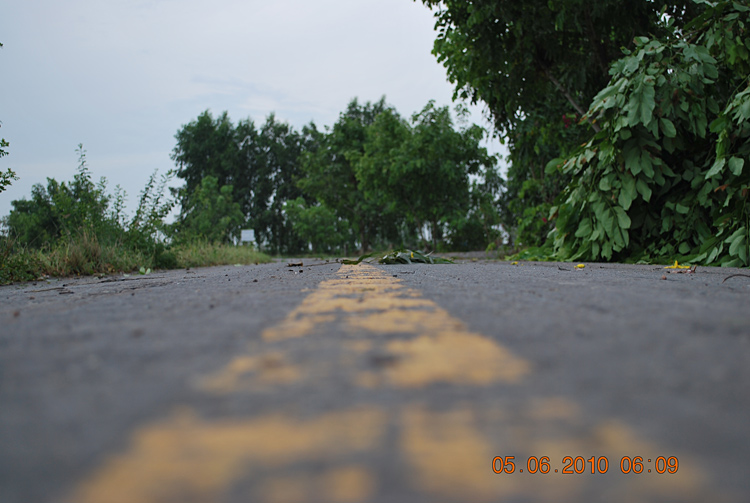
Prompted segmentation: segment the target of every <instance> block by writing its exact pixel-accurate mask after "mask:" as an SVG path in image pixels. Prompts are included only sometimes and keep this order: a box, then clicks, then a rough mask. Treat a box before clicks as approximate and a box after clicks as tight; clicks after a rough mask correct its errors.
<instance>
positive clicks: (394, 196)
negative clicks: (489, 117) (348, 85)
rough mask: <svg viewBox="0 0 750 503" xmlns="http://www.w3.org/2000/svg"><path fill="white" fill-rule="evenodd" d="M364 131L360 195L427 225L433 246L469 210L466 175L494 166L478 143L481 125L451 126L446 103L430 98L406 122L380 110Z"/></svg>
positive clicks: (415, 225)
mask: <svg viewBox="0 0 750 503" xmlns="http://www.w3.org/2000/svg"><path fill="white" fill-rule="evenodd" d="M367 133H368V134H367V141H366V143H365V149H364V150H365V153H364V155H363V156H362V157H361V158H359V159H358V162H357V168H356V174H357V179H358V180H359V181H360V183H361V185H362V187H363V189H364V193H365V195H366V196H368V197H369V198H371V199H376V200H377V199H378V198H379V199H381V200H382V202H384V203H385V202H387V203H388V205H389V206H387V209H388V212H389V213H394V212H395V213H401V214H403V215H405V216H406V217H407V220H406V222H405V223H406V224H407V225H410V226H411V227H413V228H416V229H418V230H422V229H423V228H424V227H425V226H427V227H428V229H429V231H430V236H431V238H432V248H433V249H437V244H438V241H442V239H443V236H444V234H445V233H446V232H447V231H448V228H449V227H450V224H451V223H456V222H457V221H460V220H461V219H463V218H465V217H466V215H467V214H468V212H469V206H470V203H471V197H470V180H469V176H470V175H474V176H482V177H485V176H487V175H488V173H489V176H492V174H493V172H494V165H495V159H494V157H492V156H490V155H488V154H487V151H486V149H485V148H483V147H481V146H480V141H481V140H482V138H483V136H484V130H483V129H482V128H480V127H479V126H476V125H474V126H471V127H469V128H465V129H463V130H460V131H457V130H456V129H455V128H454V125H453V120H452V118H451V114H450V110H449V109H448V107H435V105H434V103H432V102H430V103H428V104H427V105H426V106H425V107H424V108H423V109H422V111H421V112H419V113H416V114H414V115H413V116H412V120H411V124H409V123H408V122H406V121H404V120H403V119H401V118H400V117H399V116H398V114H396V113H395V111H393V110H384V111H383V112H382V113H381V114H379V115H378V117H377V118H376V120H375V121H374V122H373V124H372V125H371V126H370V128H369V129H368V131H367ZM476 190H478V189H476ZM423 240H424V237H423ZM485 244H486V243H485Z"/></svg>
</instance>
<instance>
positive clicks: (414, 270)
mask: <svg viewBox="0 0 750 503" xmlns="http://www.w3.org/2000/svg"><path fill="white" fill-rule="evenodd" d="M307 262H308V261H307V260H306V261H305V265H304V266H303V267H293V268H289V267H286V263H274V264H267V265H259V266H242V267H217V268H208V269H194V270H188V271H186V270H178V271H170V272H157V273H152V274H149V275H145V276H140V275H136V276H130V277H122V276H120V277H111V278H102V279H97V278H78V279H68V280H53V281H40V282H36V283H33V284H32V283H29V284H23V285H11V286H6V287H2V288H0V301H1V303H0V502H2V503H16V502H18V503H30V502H62V503H66V502H71V503H74V502H75V503H79V502H80V503H110V502H111V503H117V502H122V503H162V502H175V503H191V502H196V503H198V502H201V503H202V502H206V503H213V502H259V503H267V502H268V503H298V502H299V503H303V502H326V503H329V502H388V503H419V502H437V503H440V502H500V501H502V502H524V503H525V502H540V501H554V502H580V501H586V502H600V501H601V502H633V501H638V502H672V501H674V502H705V501H710V502H714V503H715V502H743V503H744V502H747V501H750V476H749V474H750V277H747V276H733V277H730V278H728V279H726V281H724V280H725V278H727V277H728V276H730V275H732V274H749V273H748V271H747V270H745V271H741V270H728V269H712V268H698V269H697V271H696V272H694V273H688V272H680V273H678V272H677V270H668V269H664V268H662V267H659V266H625V265H609V264H586V267H585V268H582V269H578V268H575V267H574V264H554V263H544V264H529V263H521V264H519V265H512V264H510V263H508V262H494V261H478V262H466V263H459V264H455V265H396V266H374V265H359V266H340V265H339V264H335V263H334V264H321V263H320V262H319V261H311V263H307ZM662 278H666V279H662ZM510 456H512V457H513V458H509V457H510ZM497 458H499V459H497ZM495 471H500V473H495ZM530 471H531V472H536V473H529V472H530ZM592 471H593V473H592ZM509 472H510V473H509ZM542 472H547V473H542ZM625 472H627V473H625ZM636 472H640V473H636ZM671 472H674V473H671Z"/></svg>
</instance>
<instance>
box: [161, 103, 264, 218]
mask: <svg viewBox="0 0 750 503" xmlns="http://www.w3.org/2000/svg"><path fill="white" fill-rule="evenodd" d="M242 134H243V136H247V137H248V138H249V139H250V141H252V140H253V138H252V136H253V131H252V123H249V124H247V125H245V126H244V127H243V128H242ZM175 139H176V140H177V145H176V146H175V148H174V150H173V151H172V154H171V158H172V160H173V161H174V162H175V163H176V164H177V169H176V175H177V177H178V178H181V179H183V180H185V185H184V186H183V187H181V188H179V189H177V190H174V191H173V192H174V193H175V195H176V196H177V197H178V199H179V201H180V204H181V205H182V207H183V208H185V205H186V203H187V202H188V199H189V198H190V197H191V195H192V194H193V193H194V192H195V190H196V189H197V188H198V187H199V186H200V185H201V183H202V181H203V179H204V178H205V177H207V176H213V177H214V178H216V180H217V183H218V184H219V186H225V185H233V186H234V184H235V181H241V182H246V181H248V177H247V176H246V175H245V173H244V172H245V170H246V169H247V167H248V166H247V159H246V158H244V159H243V158H242V157H241V155H240V149H239V145H240V144H241V142H247V141H248V139H247V138H242V140H240V141H238V138H237V131H236V130H235V127H234V125H233V124H232V122H231V120H230V119H229V116H228V114H227V112H224V113H223V114H221V115H220V116H219V117H217V118H216V119H214V118H213V116H212V115H211V112H210V111H208V110H206V111H205V112H203V113H201V114H200V115H199V116H198V118H197V119H196V120H194V121H192V122H190V123H188V124H186V125H184V126H182V128H181V129H180V130H179V131H178V132H177V134H176V135H175ZM245 188H246V187H243V186H239V187H237V191H238V192H239V193H240V194H245V193H246V191H245V190H244V189H245ZM247 195H249V193H248V194H247ZM248 199H249V197H247V196H246V197H242V196H240V197H239V198H238V201H239V202H240V205H241V207H242V208H243V210H246V209H247V208H248V206H249V201H248Z"/></svg>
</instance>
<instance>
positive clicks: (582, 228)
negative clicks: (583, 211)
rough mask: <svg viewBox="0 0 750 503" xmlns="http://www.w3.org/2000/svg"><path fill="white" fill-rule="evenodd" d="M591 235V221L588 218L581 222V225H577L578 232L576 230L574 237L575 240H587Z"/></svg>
mask: <svg viewBox="0 0 750 503" xmlns="http://www.w3.org/2000/svg"><path fill="white" fill-rule="evenodd" d="M589 235H591V220H589V219H588V218H586V219H583V220H581V223H580V224H579V225H578V230H576V233H575V236H576V237H577V238H587V237H589Z"/></svg>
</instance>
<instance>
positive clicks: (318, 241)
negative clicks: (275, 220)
mask: <svg viewBox="0 0 750 503" xmlns="http://www.w3.org/2000/svg"><path fill="white" fill-rule="evenodd" d="M284 213H285V214H286V215H287V218H288V219H289V222H291V224H292V226H293V228H294V231H295V232H296V233H297V234H298V235H299V236H300V238H302V239H303V240H304V241H306V242H309V243H310V245H311V246H312V252H313V253H326V252H334V251H337V250H341V249H345V248H346V246H347V245H348V246H349V247H353V246H352V242H353V235H352V233H351V231H350V229H349V228H348V227H347V226H346V222H344V221H342V220H340V219H339V218H337V217H336V215H335V214H334V212H333V210H331V209H330V208H328V207H327V206H323V205H322V204H319V203H318V204H312V205H308V204H307V202H306V201H305V199H304V198H303V197H298V198H297V199H294V200H293V201H287V202H286V203H285V204H284Z"/></svg>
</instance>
